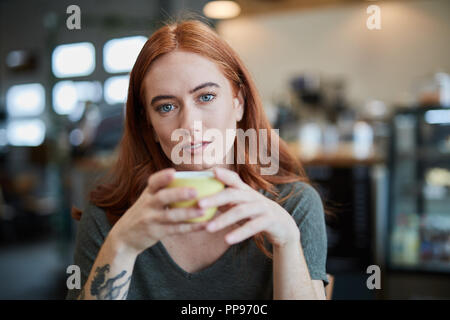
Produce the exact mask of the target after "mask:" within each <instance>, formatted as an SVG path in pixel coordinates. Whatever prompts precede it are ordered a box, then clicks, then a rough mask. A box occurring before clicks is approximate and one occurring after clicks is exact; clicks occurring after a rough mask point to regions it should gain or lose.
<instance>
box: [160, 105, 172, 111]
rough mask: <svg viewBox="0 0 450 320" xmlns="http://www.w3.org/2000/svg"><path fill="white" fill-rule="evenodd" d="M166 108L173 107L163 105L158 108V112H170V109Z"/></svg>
mask: <svg viewBox="0 0 450 320" xmlns="http://www.w3.org/2000/svg"><path fill="white" fill-rule="evenodd" d="M168 107H173V104H163V105H162V106H160V107H158V111H160V112H163V113H167V112H170V111H172V109H170V108H168Z"/></svg>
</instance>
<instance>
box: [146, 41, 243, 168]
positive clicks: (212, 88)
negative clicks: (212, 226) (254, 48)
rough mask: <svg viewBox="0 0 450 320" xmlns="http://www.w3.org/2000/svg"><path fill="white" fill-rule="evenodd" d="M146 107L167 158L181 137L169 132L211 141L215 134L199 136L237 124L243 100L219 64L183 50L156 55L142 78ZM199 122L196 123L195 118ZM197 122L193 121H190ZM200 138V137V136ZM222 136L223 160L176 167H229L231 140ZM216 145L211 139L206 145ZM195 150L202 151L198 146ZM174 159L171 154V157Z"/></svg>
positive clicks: (189, 138)
mask: <svg viewBox="0 0 450 320" xmlns="http://www.w3.org/2000/svg"><path fill="white" fill-rule="evenodd" d="M144 89H145V101H146V102H145V103H146V106H145V107H146V111H147V115H148V116H149V119H150V122H151V124H152V126H153V129H154V132H153V134H154V136H155V139H156V141H158V142H159V143H160V145H161V148H162V150H163V151H164V153H165V154H166V156H167V157H168V158H169V159H172V157H171V154H172V149H174V148H175V146H176V145H177V144H178V145H179V144H180V142H181V140H178V141H172V139H171V136H172V133H173V132H174V131H175V130H177V129H183V130H185V132H189V134H188V135H189V137H186V138H185V139H184V140H183V141H184V142H183V144H186V143H189V142H190V141H197V140H198V139H199V140H200V141H205V140H208V141H211V140H214V138H212V139H211V138H207V139H206V138H204V137H202V136H200V137H199V135H198V134H199V133H198V132H196V131H201V132H202V135H205V132H207V130H208V129H216V130H218V131H220V133H221V137H223V139H225V138H226V130H227V129H236V122H237V121H239V120H241V119H242V115H243V110H244V109H243V99H242V94H241V92H239V94H238V95H237V96H235V95H234V94H233V90H232V87H231V83H230V81H229V80H228V79H227V78H226V77H225V76H224V75H223V73H222V71H221V70H220V69H219V68H218V66H217V65H216V64H215V63H214V62H213V61H211V60H209V59H208V58H205V57H203V56H201V55H199V54H195V53H191V52H186V51H179V50H177V51H173V52H171V53H168V54H165V55H163V56H161V57H159V58H158V59H156V60H155V61H154V62H153V63H152V64H151V66H150V69H149V71H148V72H147V74H146V76H145V78H144ZM198 121H200V122H201V123H200V126H199V122H198ZM194 122H196V125H194ZM198 137H199V138H198ZM225 142H226V141H225V140H222V144H221V145H222V150H223V151H222V154H223V155H224V159H223V160H222V161H221V162H222V164H220V163H215V164H208V163H205V162H204V161H203V162H202V163H199V164H193V162H194V160H193V159H194V156H193V155H191V159H192V161H191V163H192V164H183V163H182V164H179V165H175V164H174V167H175V168H176V169H177V170H206V169H209V168H211V167H215V166H222V167H227V165H226V164H225V158H226V157H229V156H230V154H229V151H230V150H231V147H232V146H233V145H232V144H231V145H230V143H228V145H227V144H226V143H225ZM214 143H216V145H217V146H219V145H220V144H217V143H218V142H217V141H213V142H211V145H210V146H208V148H214V147H215V146H214ZM196 152H201V150H200V151H196ZM172 160H173V159H172Z"/></svg>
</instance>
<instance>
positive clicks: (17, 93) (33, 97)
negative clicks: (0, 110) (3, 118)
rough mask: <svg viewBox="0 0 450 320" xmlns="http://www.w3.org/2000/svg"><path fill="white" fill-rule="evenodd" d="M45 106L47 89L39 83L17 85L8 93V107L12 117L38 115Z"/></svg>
mask: <svg viewBox="0 0 450 320" xmlns="http://www.w3.org/2000/svg"><path fill="white" fill-rule="evenodd" d="M44 107H45V91H44V87H43V86H42V85H41V84H39V83H29V84H19V85H15V86H12V87H11V88H9V89H8V92H7V93H6V109H7V112H8V115H9V116H10V117H31V116H38V115H40V114H41V113H42V112H43V111H44Z"/></svg>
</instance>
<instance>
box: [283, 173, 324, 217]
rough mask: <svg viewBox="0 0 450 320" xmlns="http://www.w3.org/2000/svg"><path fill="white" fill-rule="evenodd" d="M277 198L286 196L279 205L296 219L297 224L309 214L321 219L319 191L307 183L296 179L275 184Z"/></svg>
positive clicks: (321, 209) (321, 208)
mask: <svg viewBox="0 0 450 320" xmlns="http://www.w3.org/2000/svg"><path fill="white" fill-rule="evenodd" d="M276 188H277V190H278V192H279V196H278V199H282V198H285V197H287V199H286V200H285V201H284V202H283V203H281V204H280V205H281V206H282V207H283V208H284V209H285V210H286V211H287V212H289V213H290V214H291V215H292V217H293V218H294V219H295V220H296V222H297V225H300V224H302V223H303V221H304V220H305V219H306V218H307V217H308V216H310V217H311V218H313V219H314V217H315V218H316V220H317V219H318V220H321V217H322V216H323V215H324V208H323V203H322V199H321V197H320V195H319V192H318V191H317V190H316V189H315V188H314V187H313V186H312V185H310V184H309V183H306V182H301V181H296V182H291V183H286V184H279V185H276Z"/></svg>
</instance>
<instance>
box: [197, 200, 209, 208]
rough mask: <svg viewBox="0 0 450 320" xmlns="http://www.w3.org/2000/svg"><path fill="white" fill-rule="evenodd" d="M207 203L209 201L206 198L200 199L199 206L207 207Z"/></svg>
mask: <svg viewBox="0 0 450 320" xmlns="http://www.w3.org/2000/svg"><path fill="white" fill-rule="evenodd" d="M206 203H207V201H206V200H200V201H199V202H198V206H199V207H206Z"/></svg>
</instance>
